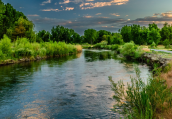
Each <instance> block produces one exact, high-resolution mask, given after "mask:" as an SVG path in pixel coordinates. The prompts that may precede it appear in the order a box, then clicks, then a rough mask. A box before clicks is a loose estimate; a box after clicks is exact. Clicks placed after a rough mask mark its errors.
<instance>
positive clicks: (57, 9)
mask: <svg viewBox="0 0 172 119" xmlns="http://www.w3.org/2000/svg"><path fill="white" fill-rule="evenodd" d="M41 11H55V12H57V11H61V10H59V9H42V10H41Z"/></svg>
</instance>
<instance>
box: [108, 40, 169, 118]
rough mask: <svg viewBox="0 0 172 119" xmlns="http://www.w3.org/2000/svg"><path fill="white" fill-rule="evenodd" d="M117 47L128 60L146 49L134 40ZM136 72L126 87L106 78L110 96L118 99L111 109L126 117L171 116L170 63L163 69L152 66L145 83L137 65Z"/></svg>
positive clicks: (137, 56) (121, 83)
mask: <svg viewBox="0 0 172 119" xmlns="http://www.w3.org/2000/svg"><path fill="white" fill-rule="evenodd" d="M116 50H117V51H119V53H120V54H122V55H123V57H124V58H126V59H130V60H133V59H139V58H140V57H141V55H142V54H143V53H144V52H148V51H147V50H143V46H137V45H135V44H134V43H133V42H130V43H125V44H124V45H121V46H118V48H117V49H116ZM149 52H150V51H149ZM151 52H152V51H151ZM152 53H154V54H160V53H162V52H154V51H153V52H152ZM162 54H164V53H162ZM162 54H161V55H162ZM135 71H136V77H135V78H133V77H131V83H128V84H127V85H126V86H125V85H124V83H123V82H122V80H120V81H119V82H118V83H114V81H113V80H112V77H109V80H110V82H111V84H112V90H113V91H114V96H113V98H114V99H115V100H116V101H117V104H116V105H114V111H118V112H120V113H122V114H124V116H125V117H126V118H127V119H164V118H165V119H171V116H172V113H170V111H171V110H172V94H171V90H172V88H171V86H172V82H171V80H172V78H171V77H172V75H171V73H172V62H171V63H169V65H168V66H166V67H165V68H164V69H162V68H159V67H157V66H155V67H154V69H153V71H152V72H154V74H153V73H152V76H151V77H149V78H148V79H147V82H146V83H145V82H143V81H142V79H141V78H140V70H139V69H138V68H137V67H136V68H135Z"/></svg>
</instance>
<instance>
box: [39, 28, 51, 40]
mask: <svg viewBox="0 0 172 119" xmlns="http://www.w3.org/2000/svg"><path fill="white" fill-rule="evenodd" d="M50 35H51V34H50V32H49V31H45V30H42V31H39V32H38V34H37V36H38V38H37V40H38V41H41V40H42V41H44V42H49V41H50Z"/></svg>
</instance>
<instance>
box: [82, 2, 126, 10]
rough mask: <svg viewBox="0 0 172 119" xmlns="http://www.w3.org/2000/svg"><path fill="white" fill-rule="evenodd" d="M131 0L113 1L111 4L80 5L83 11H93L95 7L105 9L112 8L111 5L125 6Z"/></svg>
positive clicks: (89, 3)
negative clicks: (106, 7) (105, 7)
mask: <svg viewBox="0 0 172 119" xmlns="http://www.w3.org/2000/svg"><path fill="white" fill-rule="evenodd" d="M128 1H129V0H111V1H110V2H96V3H93V2H86V3H82V4H80V8H81V9H93V8H95V7H104V6H111V5H123V4H126V3H127V2H128Z"/></svg>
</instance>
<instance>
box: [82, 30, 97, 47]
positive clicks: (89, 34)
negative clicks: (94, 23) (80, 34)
mask: <svg viewBox="0 0 172 119" xmlns="http://www.w3.org/2000/svg"><path fill="white" fill-rule="evenodd" d="M84 36H85V39H86V40H87V41H88V42H89V43H90V44H93V43H94V42H95V40H96V39H97V37H98V35H97V31H96V30H94V29H87V30H85V31H84Z"/></svg>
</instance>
